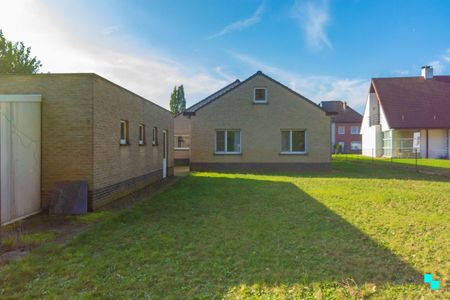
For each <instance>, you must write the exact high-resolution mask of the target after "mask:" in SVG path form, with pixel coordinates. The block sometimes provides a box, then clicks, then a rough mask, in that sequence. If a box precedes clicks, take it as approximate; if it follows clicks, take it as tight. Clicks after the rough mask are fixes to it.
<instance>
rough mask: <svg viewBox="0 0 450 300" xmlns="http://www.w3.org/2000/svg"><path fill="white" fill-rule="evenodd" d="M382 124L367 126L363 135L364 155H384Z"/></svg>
mask: <svg viewBox="0 0 450 300" xmlns="http://www.w3.org/2000/svg"><path fill="white" fill-rule="evenodd" d="M381 138H382V137H381V130H380V125H374V126H371V127H369V128H367V129H366V130H365V131H364V134H363V135H362V155H364V156H376V157H380V156H381V155H382V148H381Z"/></svg>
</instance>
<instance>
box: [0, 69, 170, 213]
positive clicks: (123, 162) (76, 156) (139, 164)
mask: <svg viewBox="0 0 450 300" xmlns="http://www.w3.org/2000/svg"><path fill="white" fill-rule="evenodd" d="M0 94H41V95H42V141H41V144H42V146H41V147H42V149H41V153H42V154H41V156H42V168H41V187H42V195H43V198H42V206H43V207H44V208H45V207H47V206H48V200H49V196H50V193H51V191H52V189H53V185H54V183H55V182H56V181H63V180H69V181H72V180H86V181H87V182H88V184H89V190H90V192H93V191H94V194H95V190H97V189H99V188H105V187H108V186H112V185H115V184H119V183H120V182H124V181H127V180H128V181H129V180H132V179H133V178H136V177H139V176H143V175H147V174H150V173H152V172H158V171H162V130H163V129H167V130H168V142H169V147H168V153H169V157H168V161H169V167H173V118H172V115H171V114H170V113H169V112H168V111H166V110H164V109H163V108H161V107H159V106H157V105H155V104H153V103H151V102H150V101H148V100H145V99H144V98H142V97H139V96H138V95H136V94H134V93H132V92H130V91H128V90H126V89H124V88H121V87H120V86H118V85H115V84H113V83H111V82H109V81H108V80H106V79H104V78H102V77H100V76H98V75H95V74H34V75H0ZM120 119H126V120H128V121H129V130H130V132H129V134H130V145H129V146H120V145H119V136H120ZM139 123H143V124H145V125H146V141H147V144H146V145H145V146H139V145H138V138H139V135H138V128H139V127H138V124H139ZM153 126H157V127H158V128H159V131H158V134H159V142H160V143H159V145H158V146H152V144H151V139H152V127H153ZM158 177H159V175H158V174H156V175H155V174H152V175H150V176H148V177H146V178H145V179H144V181H142V178H141V181H142V182H135V183H131V184H130V183H129V182H128V184H127V185H126V186H125V187H120V188H118V189H120V190H118V191H117V193H116V195H115V196H120V195H125V194H127V193H129V192H131V191H132V190H133V189H134V188H138V187H142V186H143V184H144V183H145V182H147V183H149V182H150V181H155V180H157V179H158ZM109 191H113V192H114V191H116V188H115V187H113V188H111V189H110V190H109ZM109 198H110V200H111V199H112V198H114V197H109ZM115 198H117V197H115ZM94 206H95V205H94Z"/></svg>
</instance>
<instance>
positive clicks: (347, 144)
mask: <svg viewBox="0 0 450 300" xmlns="http://www.w3.org/2000/svg"><path fill="white" fill-rule="evenodd" d="M352 126H357V127H358V128H361V123H336V126H335V133H334V134H335V137H336V140H335V144H338V143H339V142H343V143H344V149H343V153H361V150H351V142H360V143H361V141H362V136H361V134H359V131H358V134H352V133H351V128H352ZM339 127H344V128H345V133H344V134H339Z"/></svg>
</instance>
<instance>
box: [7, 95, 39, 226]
mask: <svg viewBox="0 0 450 300" xmlns="http://www.w3.org/2000/svg"><path fill="white" fill-rule="evenodd" d="M40 101H41V96H40V95H12V96H11V95H0V196H1V197H0V198H1V202H0V205H1V224H5V223H8V222H11V221H13V220H15V219H19V218H23V217H25V216H28V215H30V214H33V213H36V212H38V211H39V210H40V207H41V198H40V194H41V183H40V171H41V170H40V167H41V142H40V140H41V102H40Z"/></svg>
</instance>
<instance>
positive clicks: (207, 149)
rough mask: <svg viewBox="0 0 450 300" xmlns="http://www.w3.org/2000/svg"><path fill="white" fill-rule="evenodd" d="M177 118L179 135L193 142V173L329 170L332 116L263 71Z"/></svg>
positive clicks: (226, 88) (192, 107)
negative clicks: (187, 132)
mask: <svg viewBox="0 0 450 300" xmlns="http://www.w3.org/2000/svg"><path fill="white" fill-rule="evenodd" d="M177 119H179V120H178V121H177V120H176V121H175V124H176V128H175V136H178V135H181V134H182V133H183V134H185V135H188V136H189V137H190V146H189V160H190V167H191V169H192V170H233V171H250V172H252V171H301V170H329V169H330V168H331V155H330V139H329V136H330V117H329V116H327V115H326V112H325V111H324V110H323V109H322V108H321V107H319V106H318V105H317V104H315V103H314V102H312V101H310V100H309V99H307V98H305V97H304V96H302V95H300V94H298V93H297V92H295V91H293V90H292V89H290V88H288V87H287V86H285V85H283V84H281V83H280V82H278V81H276V80H274V79H272V78H270V77H269V76H267V75H265V74H264V73H262V72H261V71H258V72H256V73H255V74H254V75H252V76H250V77H249V78H247V79H246V80H244V81H240V80H236V81H234V82H232V83H230V84H229V85H227V86H225V87H224V88H222V89H221V90H219V91H217V92H215V93H213V94H212V95H210V96H208V97H206V98H205V99H203V100H202V101H200V102H198V103H197V104H195V105H193V106H191V107H189V108H188V109H186V111H185V112H184V114H183V116H181V115H180V116H178V117H177ZM186 124H188V125H186ZM187 126H189V130H190V131H189V134H186V128H187Z"/></svg>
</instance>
